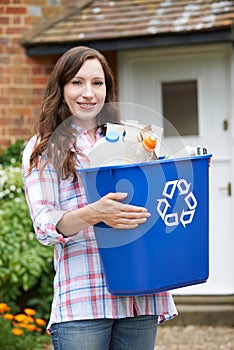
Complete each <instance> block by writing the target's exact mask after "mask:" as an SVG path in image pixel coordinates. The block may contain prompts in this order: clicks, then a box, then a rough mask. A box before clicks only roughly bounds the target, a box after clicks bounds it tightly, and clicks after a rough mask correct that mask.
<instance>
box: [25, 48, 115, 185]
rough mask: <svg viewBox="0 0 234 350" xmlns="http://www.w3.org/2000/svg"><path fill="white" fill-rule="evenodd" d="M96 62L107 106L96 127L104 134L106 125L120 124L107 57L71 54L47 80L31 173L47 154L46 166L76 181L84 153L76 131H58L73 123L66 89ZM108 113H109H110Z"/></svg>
mask: <svg viewBox="0 0 234 350" xmlns="http://www.w3.org/2000/svg"><path fill="white" fill-rule="evenodd" d="M93 58H96V59H98V60H99V62H100V63H101V65H102V68H103V71H104V75H105V84H106V98H105V105H104V107H103V109H102V111H101V112H100V113H99V114H98V115H97V121H96V122H97V126H101V127H102V132H103V134H104V133H105V127H104V125H105V123H107V122H111V123H119V114H118V112H117V109H116V108H115V107H114V106H115V104H112V102H115V92H114V80H113V75H112V71H111V69H110V67H109V65H108V63H107V61H106V59H105V57H104V56H103V55H102V54H101V53H100V52H98V51H96V50H95V49H92V48H89V47H85V46H78V47H74V48H72V49H70V50H68V51H67V52H65V53H64V54H63V56H61V57H60V59H59V60H58V61H57V63H56V65H55V67H54V69H53V72H52V73H51V75H50V77H49V80H48V84H47V87H46V90H45V94H44V99H43V102H42V105H41V111H40V114H39V118H38V121H37V124H36V132H37V136H38V142H37V145H36V147H35V149H34V151H33V152H32V154H31V157H30V168H29V172H30V171H32V169H33V168H35V167H37V166H38V159H39V157H40V156H41V155H42V154H43V153H45V154H46V159H47V160H46V162H45V163H44V164H46V163H47V162H48V161H51V160H52V161H53V163H54V165H55V168H56V170H58V169H60V171H58V172H59V173H60V175H61V174H62V177H63V178H68V177H69V175H71V174H73V178H74V179H75V178H76V170H75V167H76V152H77V153H80V154H81V151H80V150H79V149H77V148H76V146H75V139H76V137H77V134H76V133H75V129H74V128H73V129H72V128H70V127H65V128H60V129H62V130H63V132H62V133H61V130H60V131H59V133H56V129H57V128H58V127H59V125H61V124H62V123H65V124H66V122H67V123H71V122H72V120H71V112H70V110H69V108H68V106H67V104H66V102H65V100H64V96H63V88H64V85H65V84H66V83H68V82H69V81H70V80H71V79H72V78H73V77H74V76H75V75H76V73H77V72H78V71H79V69H80V68H81V66H82V65H83V64H84V62H85V61H86V60H87V59H93ZM112 105H113V106H112ZM106 109H108V113H107V111H106ZM56 134H57V135H56ZM58 134H59V136H58ZM51 144H52V145H53V146H52V147H51ZM71 144H72V145H73V148H72V149H71V147H69V145H71ZM74 150H75V152H74ZM58 154H59V157H58Z"/></svg>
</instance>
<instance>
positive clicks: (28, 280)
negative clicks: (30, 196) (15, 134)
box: [0, 140, 54, 319]
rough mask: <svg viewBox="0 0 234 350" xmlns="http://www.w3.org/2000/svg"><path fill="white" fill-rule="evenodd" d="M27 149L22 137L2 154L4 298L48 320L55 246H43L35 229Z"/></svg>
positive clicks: (0, 265) (0, 276)
mask: <svg viewBox="0 0 234 350" xmlns="http://www.w3.org/2000/svg"><path fill="white" fill-rule="evenodd" d="M23 148H24V142H23V141H22V140H19V141H17V142H16V143H15V144H13V145H11V146H10V147H9V149H7V150H6V151H4V152H3V153H2V154H1V156H0V227H1V229H0V301H4V302H7V303H9V304H10V305H13V306H17V304H19V303H21V304H23V306H33V307H34V308H35V309H36V310H37V312H38V313H39V315H40V314H41V316H42V317H44V318H46V319H47V318H48V317H49V312H50V304H51V300H52V290H53V286H52V283H53V274H54V271H53V247H45V246H42V245H41V244H40V243H39V242H38V241H37V240H36V238H35V234H34V232H33V226H32V221H31V218H30V216H29V209H28V206H27V204H26V199H25V195H24V189H23V181H22V172H21V158H22V151H23ZM19 306H22V305H19Z"/></svg>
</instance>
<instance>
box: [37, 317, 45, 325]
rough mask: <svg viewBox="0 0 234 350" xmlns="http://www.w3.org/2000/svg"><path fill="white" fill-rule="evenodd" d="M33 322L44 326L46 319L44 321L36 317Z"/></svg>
mask: <svg viewBox="0 0 234 350" xmlns="http://www.w3.org/2000/svg"><path fill="white" fill-rule="evenodd" d="M35 322H36V324H38V326H45V324H46V321H44V320H43V319H42V318H36V319H35Z"/></svg>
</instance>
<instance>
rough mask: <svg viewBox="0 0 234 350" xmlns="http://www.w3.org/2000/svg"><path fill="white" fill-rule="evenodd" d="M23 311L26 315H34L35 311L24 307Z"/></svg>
mask: <svg viewBox="0 0 234 350" xmlns="http://www.w3.org/2000/svg"><path fill="white" fill-rule="evenodd" d="M24 312H25V313H26V315H28V316H34V315H35V314H36V313H37V312H36V310H34V309H24Z"/></svg>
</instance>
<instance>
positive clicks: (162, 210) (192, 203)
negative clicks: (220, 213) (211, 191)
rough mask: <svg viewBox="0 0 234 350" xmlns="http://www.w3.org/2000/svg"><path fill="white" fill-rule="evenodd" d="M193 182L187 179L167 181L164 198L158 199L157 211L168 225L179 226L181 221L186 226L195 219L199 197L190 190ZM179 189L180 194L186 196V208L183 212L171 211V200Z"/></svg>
mask: <svg viewBox="0 0 234 350" xmlns="http://www.w3.org/2000/svg"><path fill="white" fill-rule="evenodd" d="M190 187H191V183H188V182H187V180H185V179H179V180H172V181H167V182H166V183H165V186H164V189H163V193H162V194H163V196H164V198H160V199H157V202H158V204H157V212H158V213H159V215H160V217H161V218H162V220H163V221H164V223H165V225H167V226H177V225H179V224H180V223H181V224H182V225H183V226H184V227H186V225H188V224H190V223H191V222H192V220H193V217H194V214H195V209H196V207H197V199H196V197H195V196H194V194H193V193H192V192H191V191H190ZM176 189H178V195H179V196H182V195H183V196H184V204H185V205H184V208H182V210H181V213H177V212H175V213H169V212H168V209H169V208H170V207H171V205H170V200H171V199H172V198H173V197H174V195H175V191H176Z"/></svg>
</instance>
